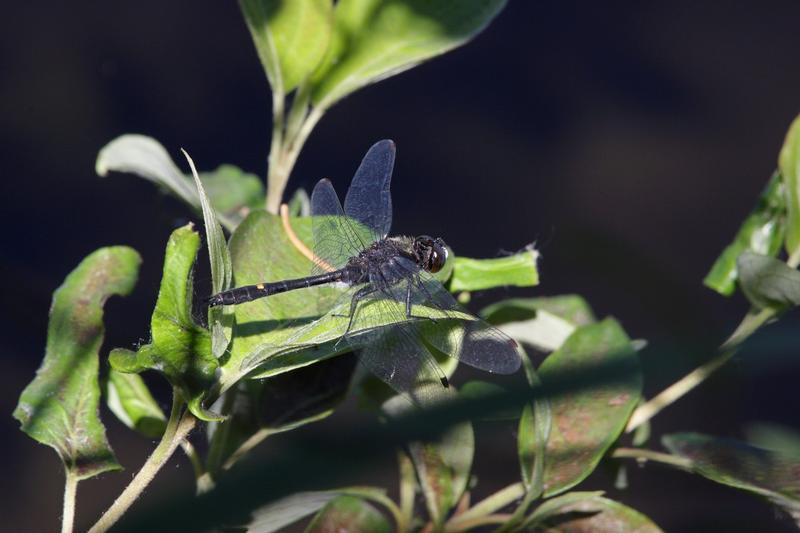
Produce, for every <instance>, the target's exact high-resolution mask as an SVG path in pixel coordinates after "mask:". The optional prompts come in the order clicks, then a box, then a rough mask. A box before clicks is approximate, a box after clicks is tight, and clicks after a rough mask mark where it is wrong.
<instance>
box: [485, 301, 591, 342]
mask: <svg viewBox="0 0 800 533" xmlns="http://www.w3.org/2000/svg"><path fill="white" fill-rule="evenodd" d="M480 314H481V316H483V317H484V318H486V320H487V321H489V323H491V324H494V325H497V326H498V327H499V328H500V329H501V330H503V331H504V332H505V333H506V334H507V335H509V336H510V337H512V338H514V339H517V340H518V341H520V342H523V343H525V344H529V345H531V346H533V347H535V348H537V349H539V350H541V351H544V352H551V351H553V350H557V349H558V348H559V347H560V346H561V345H562V344H563V343H564V341H566V340H567V338H568V337H569V336H570V335H572V332H573V331H575V328H576V327H578V326H582V325H585V324H591V323H592V322H594V321H595V318H594V314H593V313H592V310H591V308H590V307H589V304H587V303H586V300H584V299H583V298H581V297H580V296H578V295H575V294H566V295H562V296H547V297H541V298H509V299H507V300H502V301H500V302H497V303H495V304H492V305H490V306H488V307H486V308H485V309H483V310H482V311H481V313H480Z"/></svg>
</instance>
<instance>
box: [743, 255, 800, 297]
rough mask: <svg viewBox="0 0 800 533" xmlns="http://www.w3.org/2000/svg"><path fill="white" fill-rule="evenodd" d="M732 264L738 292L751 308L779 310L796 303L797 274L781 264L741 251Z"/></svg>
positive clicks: (798, 292)
mask: <svg viewBox="0 0 800 533" xmlns="http://www.w3.org/2000/svg"><path fill="white" fill-rule="evenodd" d="M736 263H737V265H738V267H737V268H738V269H739V282H740V284H741V287H742V292H743V293H744V294H745V296H747V299H748V300H750V303H752V304H753V305H754V306H756V307H759V308H762V309H766V308H773V309H777V310H782V309H785V308H787V307H794V306H796V305H799V304H800V272H798V271H797V270H795V269H793V268H791V267H789V266H788V265H787V264H786V263H784V262H783V261H780V260H778V259H775V258H774V257H768V256H766V255H758V254H754V253H752V252H744V253H743V254H742V255H740V256H739V259H738V261H737V262H736Z"/></svg>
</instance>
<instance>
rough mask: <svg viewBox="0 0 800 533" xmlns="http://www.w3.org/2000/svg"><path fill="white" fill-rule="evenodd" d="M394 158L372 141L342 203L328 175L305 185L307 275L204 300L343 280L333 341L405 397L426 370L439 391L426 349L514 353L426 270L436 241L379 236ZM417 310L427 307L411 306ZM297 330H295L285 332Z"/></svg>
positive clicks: (504, 366) (494, 356) (506, 367)
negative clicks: (343, 321) (308, 188)
mask: <svg viewBox="0 0 800 533" xmlns="http://www.w3.org/2000/svg"><path fill="white" fill-rule="evenodd" d="M394 160H395V145H394V143H393V142H392V141H389V140H384V141H380V142H378V143H376V144H375V145H373V146H372V147H371V148H370V149H369V151H368V152H367V154H366V155H365V156H364V159H363V161H362V162H361V165H360V166H359V167H358V170H357V171H356V173H355V176H354V177H353V181H352V182H351V184H350V188H349V190H348V191H347V196H346V197H345V201H344V209H342V205H341V203H340V202H339V198H338V196H337V195H336V191H335V190H334V189H333V185H332V184H331V182H330V181H329V180H327V179H323V180H320V181H319V182H318V183H317V185H316V186H315V187H314V191H313V192H312V194H311V214H312V217H313V218H312V234H313V247H312V249H313V253H314V254H315V255H316V258H317V259H316V261H315V266H314V268H313V272H312V273H311V275H310V276H307V277H303V278H296V279H289V280H284V281H275V282H267V281H265V282H263V283H259V284H256V285H248V286H244V287H238V288H235V289H231V290H227V291H224V292H220V293H218V294H215V295H213V296H211V297H210V298H209V299H208V304H209V305H210V306H218V305H238V304H243V303H246V302H250V301H252V300H256V299H258V298H264V297H268V296H271V295H274V294H279V293H283V292H287V291H292V290H299V289H303V288H308V287H314V286H318V285H324V284H339V285H344V286H345V287H346V290H345V291H344V292H343V293H342V294H341V296H339V298H340V299H339V300H338V301H337V304H335V305H334V307H333V308H334V309H342V310H343V311H342V313H343V315H345V316H346V317H347V318H348V321H347V327H346V329H345V331H344V334H343V335H342V336H341V338H340V339H339V340H338V341H337V342H338V343H341V342H344V343H347V344H348V345H350V346H353V347H354V348H356V347H357V348H360V349H361V352H360V358H359V360H360V362H361V363H362V364H363V365H364V366H365V367H366V368H367V369H368V370H369V371H370V372H372V373H373V374H374V375H376V376H377V377H379V378H380V379H382V380H383V381H385V382H386V383H387V384H389V385H390V386H391V387H393V388H394V389H395V390H397V391H399V392H400V393H403V394H409V395H410V396H411V397H412V398H413V399H415V400H419V399H431V397H432V396H436V394H437V393H436V391H435V390H431V388H430V386H429V385H430V384H429V383H428V387H427V389H425V390H427V392H422V391H423V387H421V384H422V383H423V380H422V379H421V377H422V376H436V377H437V378H438V383H437V384H436V385H437V386H438V389H439V390H440V391H441V389H442V388H447V387H448V381H447V377H446V376H445V374H444V373H443V372H442V370H441V368H440V367H439V365H438V364H437V362H436V360H435V359H434V358H433V356H432V355H431V352H430V350H429V347H433V348H435V349H436V350H438V351H441V352H443V353H445V354H447V355H449V356H450V357H453V358H456V359H458V360H459V361H461V362H464V363H466V364H468V365H470V366H473V367H475V368H478V369H480V370H485V371H487V372H492V373H497V374H511V373H514V372H516V371H517V370H518V369H519V367H520V364H521V360H520V357H519V354H518V352H517V345H516V343H515V341H514V340H512V339H511V338H510V337H508V336H507V335H506V334H504V333H502V332H501V331H500V330H498V329H497V328H495V327H493V326H491V325H489V324H488V323H486V322H485V321H483V320H481V319H480V318H478V317H476V316H474V315H471V314H469V312H468V311H466V310H465V309H464V308H462V307H461V305H459V304H458V302H456V300H455V299H454V298H453V296H452V295H451V294H450V293H449V292H448V291H447V290H446V289H445V288H444V286H443V285H442V284H441V283H440V282H439V281H438V280H437V279H435V278H434V276H433V274H435V273H436V272H439V271H440V270H441V269H442V268H443V267H444V265H445V263H446V261H447V257H448V251H447V246H446V245H445V243H444V241H443V240H442V239H440V238H433V237H429V236H427V235H421V236H417V237H404V236H392V237H389V236H388V234H389V230H390V228H391V225H392V197H391V193H390V191H389V186H390V183H391V178H392V170H393V168H394ZM367 308H369V309H368V312H367ZM425 308H427V309H430V310H432V313H428V314H427V315H421V314H415V311H417V310H419V309H425ZM340 316H341V315H340ZM433 316H436V317H437V318H433ZM354 324H357V327H354ZM302 334H303V330H302V328H301V330H300V331H299V332H298V333H297V334H295V335H294V336H293V337H296V338H301V337H302ZM291 343H292V340H291V339H289V340H288V344H291ZM426 396H427V398H425V397H426Z"/></svg>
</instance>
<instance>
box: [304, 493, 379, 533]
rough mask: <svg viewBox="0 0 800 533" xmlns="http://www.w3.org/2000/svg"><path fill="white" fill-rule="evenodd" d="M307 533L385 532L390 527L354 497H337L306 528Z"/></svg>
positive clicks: (364, 503) (375, 511)
mask: <svg viewBox="0 0 800 533" xmlns="http://www.w3.org/2000/svg"><path fill="white" fill-rule="evenodd" d="M306 531H307V532H309V533H328V532H336V531H348V532H354V533H357V532H364V533H368V532H373V531H374V532H376V533H381V532H386V533H389V532H390V531H392V526H391V525H390V524H389V521H388V520H387V519H386V517H385V516H383V514H381V513H380V512H379V511H378V510H377V509H375V507H373V506H372V505H371V504H370V503H368V502H366V501H364V500H363V499H361V498H357V497H355V496H338V497H337V498H335V499H333V500H331V501H329V502H328V503H327V504H326V505H325V507H323V508H322V510H321V511H320V512H319V513H318V514H317V516H315V517H314V520H313V521H312V522H311V524H309V526H308V527H307V528H306Z"/></svg>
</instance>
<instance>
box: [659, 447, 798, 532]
mask: <svg viewBox="0 0 800 533" xmlns="http://www.w3.org/2000/svg"><path fill="white" fill-rule="evenodd" d="M662 441H663V443H664V446H665V447H666V448H667V449H668V450H669V451H670V452H672V453H673V454H675V455H678V456H680V457H683V458H685V459H689V460H690V461H691V462H692V463H691V469H692V470H693V471H694V472H696V473H698V474H700V475H701V476H704V477H706V478H708V479H710V480H712V481H716V482H717V483H722V484H723V485H729V486H731V487H735V488H737V489H742V490H746V491H748V492H754V493H756V494H760V495H762V496H765V497H767V498H769V499H770V500H771V501H773V502H774V503H775V504H777V505H779V506H781V507H783V508H784V509H785V510H786V511H787V512H789V514H791V515H792V516H793V517H794V518H795V520H796V521H798V523H800V459H799V458H798V457H797V455H784V454H781V453H779V452H775V451H771V450H765V449H763V448H756V447H755V446H751V445H749V444H746V443H744V442H741V441H736V440H733V439H722V438H717V437H713V436H710V435H703V434H700V433H676V434H672V435H666V436H664V437H663V438H662Z"/></svg>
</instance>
